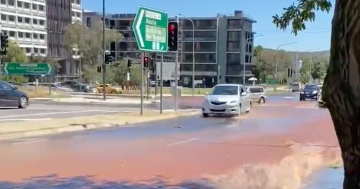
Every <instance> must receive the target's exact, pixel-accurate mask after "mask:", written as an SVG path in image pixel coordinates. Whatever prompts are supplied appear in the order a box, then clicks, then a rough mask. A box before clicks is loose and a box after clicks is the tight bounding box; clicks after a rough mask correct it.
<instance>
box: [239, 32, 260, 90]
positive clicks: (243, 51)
mask: <svg viewBox="0 0 360 189" xmlns="http://www.w3.org/2000/svg"><path fill="white" fill-rule="evenodd" d="M261 36H263V35H262V34H261V35H257V36H252V37H249V38H245V48H244V49H243V50H242V58H243V61H242V62H243V64H244V67H243V85H244V86H245V82H246V77H245V70H246V64H245V60H246V58H245V56H246V52H245V51H246V47H247V46H248V44H247V42H248V40H250V39H253V38H255V37H261Z"/></svg>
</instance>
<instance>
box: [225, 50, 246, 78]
mask: <svg viewBox="0 0 360 189" xmlns="http://www.w3.org/2000/svg"><path fill="white" fill-rule="evenodd" d="M240 58H241V57H240V53H227V55H226V59H227V61H226V75H239V74H240V71H241V70H242V68H241V64H240Z"/></svg>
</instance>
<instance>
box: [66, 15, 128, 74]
mask: <svg viewBox="0 0 360 189" xmlns="http://www.w3.org/2000/svg"><path fill="white" fill-rule="evenodd" d="M64 32H65V39H66V40H65V41H64V44H65V46H66V48H67V50H68V51H72V50H77V51H78V54H80V55H81V62H82V63H83V72H85V73H87V72H88V73H90V72H93V71H94V70H95V69H96V66H98V65H100V64H101V54H102V48H103V46H102V41H103V37H102V36H103V35H102V32H103V31H102V22H95V23H92V26H91V27H87V26H86V25H84V24H82V23H74V24H69V25H68V26H67V27H66V28H65V29H64ZM121 40H122V35H121V34H120V33H119V32H117V31H116V30H108V29H107V30H106V31H105V43H106V44H109V43H110V42H112V41H115V42H120V41H121ZM86 69H90V70H89V71H87V70H86ZM90 76H91V75H87V76H85V77H87V79H90V78H89V77H90Z"/></svg>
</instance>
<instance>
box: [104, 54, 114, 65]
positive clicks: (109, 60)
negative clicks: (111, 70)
mask: <svg viewBox="0 0 360 189" xmlns="http://www.w3.org/2000/svg"><path fill="white" fill-rule="evenodd" d="M112 62H114V57H112V56H111V54H106V55H105V64H111V63H112Z"/></svg>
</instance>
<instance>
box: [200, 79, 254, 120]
mask: <svg viewBox="0 0 360 189" xmlns="http://www.w3.org/2000/svg"><path fill="white" fill-rule="evenodd" d="M250 109H251V101H250V98H249V94H248V93H247V92H246V90H245V87H243V86H242V85H238V84H218V85H216V86H215V87H214V88H213V89H212V91H211V92H210V93H209V94H208V95H207V96H206V97H205V100H204V102H203V105H202V114H203V116H204V117H208V116H209V115H210V114H228V115H241V114H242V113H243V112H250Z"/></svg>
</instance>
